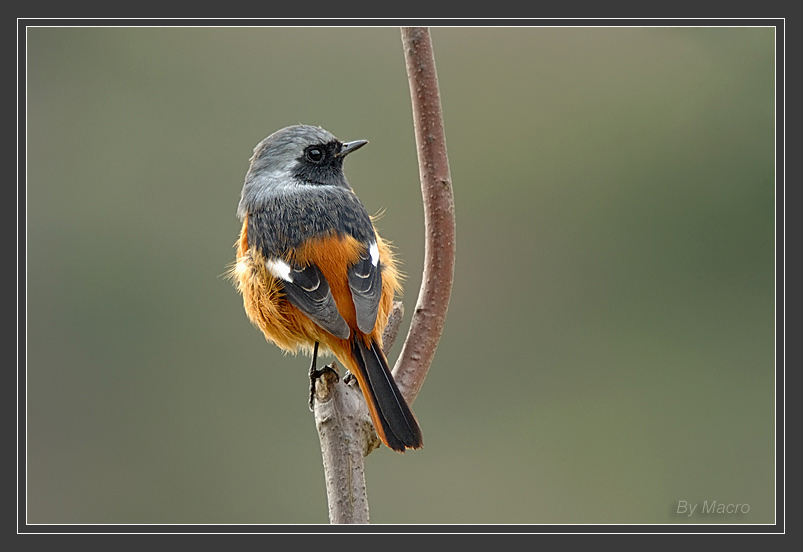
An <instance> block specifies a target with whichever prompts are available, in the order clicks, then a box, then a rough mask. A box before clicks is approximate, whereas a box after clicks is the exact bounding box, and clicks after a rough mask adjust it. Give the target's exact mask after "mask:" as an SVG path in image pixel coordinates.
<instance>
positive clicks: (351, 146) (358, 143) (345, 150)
mask: <svg viewBox="0 0 803 552" xmlns="http://www.w3.org/2000/svg"><path fill="white" fill-rule="evenodd" d="M367 143H368V140H354V141H353V142H345V143H344V144H343V146H342V147H341V148H340V152H339V153H338V154H337V156H338V157H345V156H347V155H348V154H350V153H351V152H352V151H356V150H358V149H360V148H361V147H363V146H364V145H365V144H367Z"/></svg>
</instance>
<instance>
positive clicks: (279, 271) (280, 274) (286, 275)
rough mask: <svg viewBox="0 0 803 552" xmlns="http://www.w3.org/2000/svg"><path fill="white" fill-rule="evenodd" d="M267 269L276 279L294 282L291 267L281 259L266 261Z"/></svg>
mask: <svg viewBox="0 0 803 552" xmlns="http://www.w3.org/2000/svg"><path fill="white" fill-rule="evenodd" d="M265 267H267V269H268V272H270V273H271V274H273V276H275V277H276V278H279V279H280V280H284V281H285V282H292V281H293V275H292V274H291V269H290V265H289V264H287V263H286V262H284V261H283V260H281V259H268V260H267V261H265Z"/></svg>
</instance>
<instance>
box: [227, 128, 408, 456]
mask: <svg viewBox="0 0 803 552" xmlns="http://www.w3.org/2000/svg"><path fill="white" fill-rule="evenodd" d="M366 143H367V141H365V140H356V141H353V142H341V141H340V140H338V139H337V138H335V137H334V136H333V135H332V134H331V133H329V132H327V131H326V130H324V129H322V128H319V127H313V126H307V125H296V126H290V127H287V128H283V129H281V130H279V131H277V132H274V133H273V134H271V135H270V136H268V137H267V138H265V139H264V140H263V141H262V142H260V143H259V144H258V145H257V146H256V148H254V155H253V156H252V157H251V166H250V168H249V169H248V173H247V174H246V176H245V184H244V186H243V190H242V194H241V197H240V204H239V206H238V209H237V215H238V216H239V217H240V219H241V220H242V222H243V226H242V231H241V233H240V238H239V240H238V241H237V243H236V245H235V247H236V248H237V258H236V264H235V265H234V269H233V271H232V276H233V279H234V281H235V285H236V286H237V289H238V290H239V292H240V293H241V294H242V296H243V303H244V305H245V312H246V314H247V315H248V318H249V319H250V320H251V322H252V323H253V324H254V325H255V326H257V327H258V328H259V329H260V330H262V333H263V334H264V335H265V337H266V338H267V339H268V341H271V342H273V343H275V344H276V345H278V346H279V347H281V348H282V349H284V350H285V351H288V352H296V351H299V350H301V351H303V352H306V353H308V354H310V355H311V356H312V365H311V368H310V373H311V374H312V373H314V372H315V370H316V368H315V363H316V359H317V354H318V349H319V347H320V348H321V349H322V351H326V350H328V351H330V352H331V353H333V354H334V355H335V356H336V357H337V359H338V360H339V361H340V362H341V363H342V364H343V365H344V366H345V367H346V368H347V369H348V370H349V372H351V373H352V374H353V375H354V376H356V378H357V382H358V384H359V386H360V389H361V390H362V393H363V395H364V397H365V401H366V403H367V404H368V410H369V412H370V415H371V419H372V421H373V424H374V428H375V429H376V432H377V434H378V435H379V438H380V439H381V440H382V442H383V443H385V445H387V446H388V447H390V448H391V449H393V450H396V451H400V452H404V450H405V449H408V448H413V449H415V448H419V447H421V446H422V444H423V441H422V438H421V429H420V428H419V427H418V422H417V421H416V419H415V416H414V415H413V413H412V411H411V410H410V407H409V406H408V405H407V403H406V402H405V400H404V397H403V396H402V394H401V392H400V391H399V388H398V387H397V386H396V383H395V382H394V381H393V376H392V375H391V372H390V369H389V368H388V361H387V358H386V357H385V354H384V353H383V350H382V332H383V330H384V329H385V326H386V325H387V321H388V316H389V314H390V311H391V308H392V303H393V297H394V295H395V293H396V292H397V291H398V290H399V289H400V288H401V286H400V283H399V275H398V272H397V269H396V266H395V261H394V259H393V255H392V253H391V250H390V248H389V246H388V244H387V243H385V242H384V241H383V240H382V238H380V237H379V234H378V233H377V232H376V229H375V228H374V225H373V223H372V221H371V217H370V216H369V215H368V212H367V211H366V209H365V207H364V206H363V204H362V203H361V202H360V200H359V199H358V198H357V196H356V194H355V193H354V191H353V190H352V188H351V186H350V185H349V183H348V181H347V180H346V177H345V175H344V174H343V160H344V159H345V157H346V155H348V154H350V153H351V152H353V151H356V150H357V149H359V148H361V147H362V146H364V145H365V144H366Z"/></svg>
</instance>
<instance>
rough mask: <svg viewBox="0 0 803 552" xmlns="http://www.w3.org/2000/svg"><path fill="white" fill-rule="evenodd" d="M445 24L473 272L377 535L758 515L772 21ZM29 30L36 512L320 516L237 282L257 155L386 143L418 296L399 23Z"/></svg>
mask: <svg viewBox="0 0 803 552" xmlns="http://www.w3.org/2000/svg"><path fill="white" fill-rule="evenodd" d="M432 36H433V43H434V48H435V55H436V60H437V68H438V73H439V78H440V87H441V94H442V100H443V107H444V119H445V125H446V135H447V140H448V151H449V154H450V163H451V170H452V177H453V181H454V188H455V198H456V214H457V238H458V241H457V244H458V249H457V251H458V252H457V266H456V274H455V287H454V292H453V295H452V302H451V304H450V310H449V318H448V321H447V325H446V328H445V332H444V334H443V338H442V341H441V344H440V347H439V349H438V353H437V355H436V359H435V363H434V365H433V366H432V369H431V371H430V373H429V376H428V379H427V381H426V384H425V385H424V388H423V391H422V392H421V394H420V395H419V397H418V400H417V401H416V403H415V405H414V410H415V411H416V414H417V416H418V418H419V420H420V422H421V425H422V427H423V430H424V437H425V448H424V449H423V450H421V451H415V452H410V453H407V454H404V455H399V454H395V453H392V452H390V451H388V450H387V449H384V448H383V449H380V450H378V451H376V452H375V453H373V454H372V455H371V456H369V457H368V459H367V467H366V469H367V487H368V497H369V502H370V506H371V520H372V522H374V523H425V524H439V523H455V524H464V523H465V524H474V523H485V524H500V523H515V524H540V523H649V524H654V523H659V524H662V523H667V524H677V523H773V522H774V518H775V511H774V496H775V495H774V482H775V473H774V460H775V450H774V444H775V443H774V423H775V409H774V405H775V402H774V401H775V396H774V389H775V366H774V321H775V318H774V230H775V222H774V199H775V184H774V40H775V35H774V30H773V29H772V28H737V27H730V28H715V27H714V28H637V27H634V28H561V27H554V28H550V27H546V28H435V29H433V30H432ZM26 45H27V79H28V80H27V89H28V95H27V114H26V115H27V119H26V122H27V132H28V134H27V148H28V150H27V151H28V165H27V171H28V173H27V177H28V180H27V197H26V198H25V201H27V228H26V232H27V251H26V253H27V286H28V287H27V346H28V348H27V378H28V379H27V399H28V401H27V415H28V428H27V445H28V466H27V467H28V479H27V482H26V484H27V499H28V511H27V521H28V522H29V523H82V524H83V523H92V524H94V523H114V524H118V523H133V524H152V523H168V524H169V523H199V524H207V523H223V524H233V523H247V524H263V523H265V524H295V523H327V521H328V520H327V506H326V495H325V489H324V481H323V471H322V465H321V457H320V450H319V445H318V440H317V434H316V432H315V428H314V423H313V418H312V415H311V414H310V412H309V411H308V409H307V403H306V401H307V386H308V381H307V363H308V360H307V359H306V358H303V357H292V356H284V355H283V354H282V353H281V352H280V351H279V350H278V349H276V348H275V347H274V346H272V345H269V344H268V343H266V342H265V341H264V339H263V337H262V336H261V334H260V333H259V332H258V331H257V330H256V329H254V328H253V327H252V326H251V325H250V324H249V322H248V321H247V319H246V317H245V315H244V313H243V309H242V303H241V300H240V298H239V296H238V295H237V294H236V292H235V290H234V289H233V287H232V286H231V284H230V282H228V281H227V280H226V279H225V277H224V273H225V271H226V270H227V267H228V265H229V263H230V262H231V261H232V259H233V253H234V250H233V247H232V245H233V243H234V241H235V239H236V237H237V233H238V231H239V221H238V220H237V218H236V216H235V209H236V205H237V201H238V199H239V194H240V188H241V185H242V181H243V177H244V175H245V172H246V170H247V168H248V159H249V157H250V155H251V151H252V149H253V147H254V145H255V144H256V143H257V142H259V141H260V140H261V139H262V138H264V137H265V136H266V135H268V134H270V133H271V132H273V131H274V130H277V129H278V128H281V127H283V126H286V125H289V124H295V123H300V122H303V123H307V124H316V125H321V126H323V127H325V128H327V129H328V130H330V131H332V132H333V133H335V134H336V135H337V136H338V137H340V138H341V139H343V140H352V139H358V138H365V139H368V140H370V142H371V143H370V145H369V146H368V147H366V148H365V149H363V150H361V151H360V153H359V154H358V155H355V156H354V157H350V158H349V162H348V163H347V164H346V174H347V177H348V178H349V180H350V182H351V184H352V185H353V187H354V188H355V189H356V191H357V193H358V194H359V195H360V197H361V198H362V200H363V202H364V203H365V204H366V206H367V208H368V210H369V211H370V212H372V213H376V212H379V211H381V210H384V216H383V217H382V218H381V220H380V221H379V223H378V226H379V228H380V230H381V232H382V234H383V235H384V236H385V237H387V238H388V239H391V240H392V241H393V242H394V243H395V245H396V247H397V251H398V254H399V256H400V258H401V260H402V261H403V263H404V270H405V272H406V273H407V281H406V292H405V295H404V297H403V300H404V302H405V305H406V306H407V309H408V313H409V312H411V311H412V307H413V305H414V304H415V300H416V296H417V293H418V287H419V285H420V280H421V277H420V274H421V267H422V259H423V218H422V208H421V198H420V188H419V184H418V168H417V162H416V156H415V141H414V135H413V127H412V118H411V113H410V98H409V88H408V84H407V77H406V73H405V68H404V59H403V52H402V49H401V39H400V35H399V30H398V29H397V28H395V27H387V28H337V27H335V28H158V27H156V28H125V27H121V28H92V27H85V28H54V27H42V28H29V29H28V31H27V41H26ZM408 322H409V315H408V317H407V320H406V322H405V325H404V327H403V333H402V337H403V335H404V332H406V328H407V323H408ZM397 352H398V345H397V346H396V348H395V349H394V350H393V351H391V354H390V357H391V361H393V360H395V355H396V354H397ZM681 501H686V502H688V503H690V504H695V503H699V504H700V505H701V506H702V502H703V501H707V502H708V503H709V504H710V503H711V501H717V503H726V504H727V503H734V504H736V503H738V504H748V505H749V512H748V513H744V514H738V515H719V516H717V515H700V513H699V512H700V509H699V508H698V510H697V512H695V515H693V516H688V515H683V514H679V513H678V505H679V504H680V503H681Z"/></svg>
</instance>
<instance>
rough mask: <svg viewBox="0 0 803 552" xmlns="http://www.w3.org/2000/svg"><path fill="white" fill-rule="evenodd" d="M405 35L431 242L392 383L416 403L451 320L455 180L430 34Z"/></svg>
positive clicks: (411, 31)
mask: <svg viewBox="0 0 803 552" xmlns="http://www.w3.org/2000/svg"><path fill="white" fill-rule="evenodd" d="M401 35H402V44H403V47H404V59H405V64H406V66H407V78H408V80H409V83H410V96H411V99H412V104H413V122H414V125H415V140H416V146H417V150H418V167H419V174H420V178H421V194H422V196H423V200H424V230H425V236H426V237H425V239H426V243H425V245H424V274H423V278H422V281H421V289H420V290H419V292H418V301H417V302H416V307H415V310H414V311H413V316H412V320H411V322H410V329H409V331H408V333H407V338H406V339H405V341H404V345H403V346H402V350H401V353H400V354H399V358H398V360H397V361H396V365H395V366H394V368H393V378H394V379H395V380H396V383H397V385H398V386H399V389H401V391H402V393H404V396H405V398H406V399H407V400H408V402H410V403H412V402H413V401H414V400H415V397H416V396H417V395H418V392H419V391H420V390H421V386H422V385H423V383H424V379H425V378H426V376H427V372H428V371H429V367H430V365H431V364H432V359H433V358H434V356H435V350H436V348H437V346H438V341H439V340H440V337H441V333H442V331H443V325H444V322H445V320H446V311H447V309H448V307H449V297H450V296H451V292H452V281H453V279H454V259H455V221H454V196H453V193H452V177H451V174H450V172H449V159H448V157H447V155H446V137H445V133H444V130H443V116H442V113H441V103H440V93H439V90H438V74H437V71H436V69H435V56H434V54H433V51H432V41H431V39H430V33H429V29H428V28H426V27H402V29H401Z"/></svg>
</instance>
